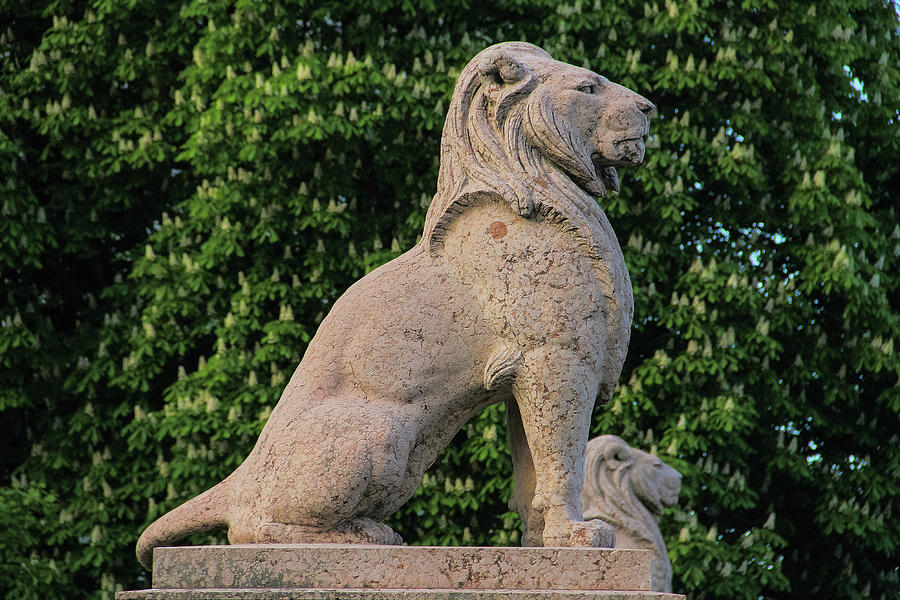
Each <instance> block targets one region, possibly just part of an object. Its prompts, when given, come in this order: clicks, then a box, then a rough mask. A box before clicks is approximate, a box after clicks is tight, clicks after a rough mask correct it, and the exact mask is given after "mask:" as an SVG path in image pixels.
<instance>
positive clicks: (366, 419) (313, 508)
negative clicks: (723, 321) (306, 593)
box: [137, 42, 655, 567]
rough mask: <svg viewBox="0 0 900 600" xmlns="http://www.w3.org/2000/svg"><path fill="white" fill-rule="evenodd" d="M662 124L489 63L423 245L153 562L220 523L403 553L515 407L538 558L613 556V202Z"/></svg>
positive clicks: (544, 59) (495, 54) (182, 520)
mask: <svg viewBox="0 0 900 600" xmlns="http://www.w3.org/2000/svg"><path fill="white" fill-rule="evenodd" d="M654 110H655V108H654V106H653V104H651V103H650V102H649V101H648V100H647V99H645V98H643V97H642V96H640V95H638V94H636V93H634V92H632V91H630V90H628V89H626V88H624V87H622V86H619V85H617V84H615V83H612V82H610V81H608V80H607V79H606V78H604V77H601V76H599V75H597V74H596V73H593V72H591V71H589V70H586V69H583V68H579V67H575V66H572V65H568V64H565V63H561V62H558V61H556V60H554V59H553V58H552V57H551V56H550V55H549V54H548V53H547V52H545V51H544V50H542V49H541V48H538V47H537V46H533V45H531V44H526V43H522V42H510V43H504V44H499V45H496V46H492V47H490V48H488V49H486V50H484V51H483V52H481V53H480V54H478V55H477V56H476V57H475V58H474V59H473V60H472V61H471V62H470V63H469V64H468V65H467V66H466V68H465V69H464V70H463V72H462V74H461V75H460V78H459V81H458V82H457V85H456V89H455V92H454V95H453V100H452V102H451V105H450V110H449V114H448V115H447V120H446V123H445V125H444V132H443V138H442V142H441V166H440V173H439V178H438V190H437V194H436V195H435V197H434V200H433V201H432V203H431V206H430V208H429V210H428V214H427V217H426V222H425V230H424V233H423V236H422V239H421V241H420V242H419V243H418V244H417V245H416V246H415V247H414V248H412V249H411V250H410V251H408V252H406V253H405V254H403V255H402V256H400V257H398V258H397V259H395V260H393V261H391V262H389V263H387V264H385V265H383V266H381V267H380V268H378V269H376V270H374V271H372V272H371V273H369V274H368V275H366V276H365V277H364V278H362V279H361V280H359V281H358V282H356V283H355V284H354V285H352V286H351V287H350V288H349V289H348V290H347V292H346V293H345V294H344V295H343V296H341V297H340V298H339V299H338V300H337V302H336V303H335V305H334V308H333V309H332V310H331V312H330V313H329V314H328V316H327V317H326V318H325V319H324V320H323V321H322V324H321V326H320V328H319V330H318V332H317V333H316V335H315V337H314V338H313V340H312V341H311V342H310V344H309V347H308V349H307V351H306V353H305V355H304V356H303V360H302V361H301V362H300V365H299V366H298V367H297V370H296V371H295V373H294V375H293V377H292V378H291V380H290V382H289V383H288V385H287V387H286V388H285V390H284V393H283V394H282V396H281V399H280V400H279V402H278V405H277V406H276V407H275V409H274V410H273V411H272V414H271V416H270V417H269V420H268V422H267V423H266V426H265V428H264V429H263V431H262V434H261V435H260V437H259V440H258V441H257V443H256V446H255V447H254V448H253V450H252V451H251V453H250V455H249V456H248V457H247V459H246V460H245V461H244V462H243V463H242V464H241V465H240V466H239V467H238V468H237V469H236V470H235V471H234V472H233V473H232V474H231V475H229V476H228V477H227V478H226V479H225V480H224V481H222V482H221V483H219V484H218V485H216V486H214V487H213V488H211V489H210V490H208V491H206V492H204V493H202V494H200V495H199V496H197V497H196V498H194V499H192V500H189V501H188V502H186V503H184V504H182V505H181V506H179V507H177V508H175V509H174V510H172V511H171V512H169V513H167V514H165V515H164V516H162V517H160V518H159V519H158V520H157V521H155V522H154V523H153V524H151V525H150V526H149V527H148V528H147V529H146V530H145V531H144V533H143V534H142V535H141V538H140V540H139V541H138V546H137V555H138V558H139V560H140V561H141V563H142V564H143V565H145V566H147V567H149V566H150V564H151V562H152V552H153V548H154V547H157V546H161V545H168V544H171V543H172V542H174V541H176V540H177V539H179V538H181V537H183V536H185V535H187V534H190V533H195V532H199V531H205V530H210V529H213V528H217V527H227V528H228V539H229V541H231V543H254V542H270V543H317V542H342V543H373V544H398V543H401V540H400V537H399V536H398V535H397V534H396V533H395V532H394V531H393V530H391V529H390V528H389V527H387V526H386V525H384V524H382V523H381V521H382V520H383V519H384V518H386V517H387V516H389V515H390V514H392V513H393V512H394V511H396V510H397V509H398V508H399V507H400V506H401V505H402V504H403V503H405V502H406V501H407V500H408V499H409V498H410V497H411V496H412V494H413V492H414V491H415V490H416V488H417V487H418V486H419V483H420V482H421V479H422V475H423V473H424V472H425V470H426V469H427V468H428V467H429V466H430V465H431V464H432V463H433V462H434V460H435V459H436V457H437V456H438V454H439V453H440V452H441V451H442V450H443V449H444V448H445V447H446V445H447V444H448V443H449V442H450V440H451V439H452V438H453V436H454V435H455V434H456V432H457V431H459V429H460V428H461V427H462V426H463V425H464V424H465V423H466V421H468V420H469V419H470V418H471V417H472V416H474V415H475V414H476V413H477V412H478V411H480V410H482V409H483V408H485V407H486V406H488V405H491V404H494V403H498V402H505V403H506V406H507V416H508V426H509V437H510V443H511V446H512V456H513V463H514V477H515V493H514V494H513V498H512V500H511V501H510V505H511V506H512V507H513V508H514V509H515V510H517V511H518V512H519V514H520V515H521V517H522V521H523V523H524V527H525V531H524V535H523V536H522V543H523V544H524V545H537V546H540V545H544V546H612V545H613V543H614V533H613V530H612V528H611V527H610V526H609V525H607V524H605V523H604V522H602V521H589V522H585V521H584V519H583V518H582V514H581V507H580V503H579V494H580V493H581V487H582V482H583V479H584V456H585V445H586V443H587V438H588V426H589V422H590V418H591V412H592V409H593V406H594V402H595V401H596V400H599V401H600V402H604V403H605V402H607V401H608V400H609V398H610V396H611V394H612V391H613V389H614V387H615V385H616V382H617V380H618V377H619V374H620V371H621V368H622V363H623V361H624V358H625V352H626V349H627V347H628V340H629V330H630V327H631V317H632V311H633V299H632V292H631V281H630V279H629V277H628V273H627V271H626V269H625V262H624V259H623V256H622V251H621V248H620V247H619V244H618V241H617V240H616V236H615V233H614V232H613V230H612V227H611V226H610V224H609V221H608V220H607V218H606V216H605V215H604V214H603V211H602V210H600V208H599V206H598V205H597V202H596V199H595V198H596V197H597V196H604V195H605V194H606V191H607V190H609V189H613V190H617V189H618V177H617V174H616V169H615V168H616V166H619V165H633V164H638V163H640V162H641V161H642V160H643V157H644V147H645V142H646V140H647V135H648V127H649V117H650V116H652V113H653V112H654Z"/></svg>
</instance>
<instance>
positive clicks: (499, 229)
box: [488, 221, 506, 240]
mask: <svg viewBox="0 0 900 600" xmlns="http://www.w3.org/2000/svg"><path fill="white" fill-rule="evenodd" d="M488 232H489V233H490V234H491V237H492V238H494V239H495V240H499V239H500V238H502V237H503V236H504V235H506V223H504V222H503V221H494V222H493V223H491V226H490V227H489V228H488Z"/></svg>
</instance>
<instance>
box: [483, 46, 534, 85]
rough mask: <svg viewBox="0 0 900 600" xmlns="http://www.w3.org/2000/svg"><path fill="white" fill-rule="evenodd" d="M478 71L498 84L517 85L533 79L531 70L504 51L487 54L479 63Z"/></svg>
mask: <svg viewBox="0 0 900 600" xmlns="http://www.w3.org/2000/svg"><path fill="white" fill-rule="evenodd" d="M478 71H479V72H480V73H481V76H482V77H484V78H485V79H488V80H490V81H491V82H493V83H496V84H511V83H517V82H520V81H523V80H526V79H528V78H529V77H531V70H530V69H529V68H528V67H526V66H525V65H523V64H522V63H521V62H519V61H518V60H516V58H515V57H513V56H510V55H509V54H508V53H506V52H504V51H503V50H500V49H496V50H495V51H494V52H488V53H486V54H485V55H484V56H483V57H482V58H481V61H479V63H478Z"/></svg>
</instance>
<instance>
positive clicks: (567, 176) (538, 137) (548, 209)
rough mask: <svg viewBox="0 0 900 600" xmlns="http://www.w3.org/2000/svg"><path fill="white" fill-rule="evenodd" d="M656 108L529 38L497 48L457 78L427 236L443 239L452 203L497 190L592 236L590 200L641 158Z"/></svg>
mask: <svg viewBox="0 0 900 600" xmlns="http://www.w3.org/2000/svg"><path fill="white" fill-rule="evenodd" d="M654 111H655V107H654V106H653V104H652V103H651V102H650V101H649V100H647V99H646V98H644V97H642V96H640V95H638V94H636V93H634V92H632V91H630V90H628V89H626V88H624V87H622V86H620V85H617V84H615V83H612V82H610V81H609V80H608V79H606V78H605V77H602V76H600V75H597V74H596V73H594V72H592V71H589V70H587V69H583V68H581V67H576V66H573V65H569V64H566V63H562V62H559V61H556V60H554V59H553V58H552V57H551V56H550V55H549V54H548V53H547V52H545V51H544V50H542V49H541V48H538V47H537V46H534V45H532V44H527V43H524V42H508V43H504V44H498V45H496V46H491V47H490V48H488V49H486V50H484V51H483V52H481V53H480V54H478V55H477V56H476V57H475V58H474V59H472V61H471V62H470V63H469V64H468V65H467V66H466V68H465V69H464V70H463V72H462V74H461V75H460V77H459V81H458V82H457V85H456V90H455V92H454V95H453V100H452V102H451V105H450V110H449V112H448V114H447V120H446V123H445V125H444V133H443V139H442V142H441V169H440V175H439V178H438V193H437V195H436V196H435V198H434V201H433V202H432V204H431V207H430V208H429V210H428V216H427V217H426V223H425V234H424V236H423V237H424V239H425V240H427V241H428V243H429V244H433V243H437V244H440V242H441V239H442V231H443V230H445V229H446V223H445V220H446V219H448V218H452V214H453V212H454V206H455V205H458V204H462V205H466V204H471V203H473V202H474V201H476V200H477V198H484V197H485V196H493V197H494V198H495V199H497V198H499V199H500V200H502V201H506V202H509V203H511V205H512V208H513V210H514V211H515V212H516V213H518V214H519V215H522V216H531V215H532V214H533V213H535V212H537V213H539V214H543V215H545V216H546V215H548V214H551V213H553V214H554V216H555V219H556V220H557V221H567V222H568V225H569V227H571V228H572V229H574V230H580V231H581V232H582V234H583V235H584V236H585V237H586V238H588V239H590V238H592V237H596V234H595V232H596V231H597V222H599V223H600V227H601V230H603V231H604V233H605V234H608V233H609V232H610V231H611V229H609V226H608V223H607V222H606V217H605V216H604V215H603V213H602V211H601V210H600V209H599V207H598V206H597V203H596V201H595V200H594V198H595V197H596V196H604V195H605V194H606V192H607V190H609V189H613V190H618V189H619V182H618V175H617V173H616V166H620V165H633V164H637V163H640V162H641V161H642V160H643V158H644V145H645V142H646V140H647V135H648V131H649V117H650V116H651V115H652V114H653V112H654Z"/></svg>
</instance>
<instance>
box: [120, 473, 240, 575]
mask: <svg viewBox="0 0 900 600" xmlns="http://www.w3.org/2000/svg"><path fill="white" fill-rule="evenodd" d="M227 482H228V479H226V480H225V481H222V482H221V483H219V484H218V485H215V486H213V487H212V488H210V489H208V490H206V491H205V492H203V493H202V494H200V495H199V496H197V497H196V498H193V499H191V500H188V501H187V502H185V503H184V504H182V505H181V506H179V507H177V508H175V509H173V510H171V511H169V512H167V513H166V514H164V515H163V516H161V517H160V518H158V519H157V520H156V521H154V522H153V523H151V524H150V527H148V528H147V529H145V530H144V533H142V534H141V537H140V538H139V539H138V543H137V548H136V554H137V559H138V561H139V562H140V563H141V564H142V565H144V568H145V569H150V568H151V566H152V565H153V549H154V548H156V547H157V546H167V545H170V544H172V543H173V542H175V541H177V540H179V539H181V538H183V537H185V536H187V535H190V534H192V533H202V532H204V531H209V530H211V529H216V528H217V527H224V526H226V525H227V524H228V521H227V507H228V493H227V489H228V488H227Z"/></svg>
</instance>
